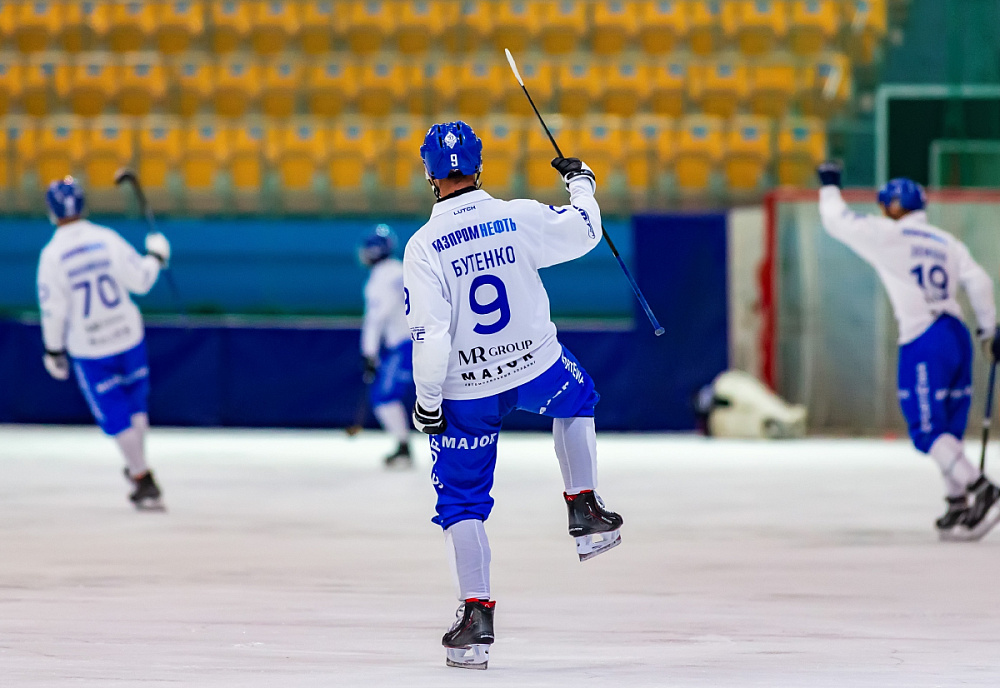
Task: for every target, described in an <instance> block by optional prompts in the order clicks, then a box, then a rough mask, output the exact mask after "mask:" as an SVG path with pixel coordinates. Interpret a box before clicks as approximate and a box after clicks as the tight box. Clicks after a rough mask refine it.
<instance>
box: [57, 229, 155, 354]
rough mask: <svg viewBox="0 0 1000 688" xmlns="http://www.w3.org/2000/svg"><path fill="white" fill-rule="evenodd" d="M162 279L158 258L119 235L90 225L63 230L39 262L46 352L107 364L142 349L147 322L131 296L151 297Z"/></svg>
mask: <svg viewBox="0 0 1000 688" xmlns="http://www.w3.org/2000/svg"><path fill="white" fill-rule="evenodd" d="M159 274H160V262H159V261H158V260H157V259H156V258H154V257H152V256H141V255H139V253H138V252H137V251H136V250H135V249H134V248H132V245H131V244H129V243H128V242H127V241H125V240H124V239H122V238H121V236H119V235H118V233H117V232H115V231H114V230H111V229H108V228H107V227H102V226H100V225H95V224H93V223H92V222H88V221H87V220H79V221H77V222H70V223H69V224H65V225H62V226H61V227H59V228H58V229H56V232H55V234H53V235H52V238H51V239H50V240H49V243H48V244H46V245H45V248H43V249H42V255H41V258H40V259H39V261H38V303H39V306H40V307H41V310H42V338H43V339H44V341H45V348H46V349H48V350H49V351H62V350H65V351H67V352H68V353H69V355H70V356H73V357H74V358H104V357H105V356H113V355H114V354H118V353H121V352H123V351H128V350H129V349H131V348H132V347H134V346H136V345H138V344H139V342H141V341H142V338H143V327H142V316H141V315H140V314H139V309H138V308H136V305H135V304H134V303H133V302H132V298H131V297H130V296H129V293H130V292H131V293H133V294H145V293H147V292H148V291H149V290H150V289H152V287H153V284H154V283H155V282H156V278H157V276H159Z"/></svg>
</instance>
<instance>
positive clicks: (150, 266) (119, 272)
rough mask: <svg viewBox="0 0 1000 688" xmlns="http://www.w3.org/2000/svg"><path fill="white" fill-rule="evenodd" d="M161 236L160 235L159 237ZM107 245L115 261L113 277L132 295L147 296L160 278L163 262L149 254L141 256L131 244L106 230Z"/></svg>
mask: <svg viewBox="0 0 1000 688" xmlns="http://www.w3.org/2000/svg"><path fill="white" fill-rule="evenodd" d="M161 236H162V235H161ZM108 244H109V245H110V246H111V250H112V254H113V256H114V261H115V277H116V278H117V279H118V280H119V281H120V282H121V283H122V286H124V287H125V288H126V289H128V290H129V291H130V292H132V293H133V294H139V295H140V296H141V295H143V294H148V293H149V290H150V289H152V288H153V285H154V284H156V278H157V277H159V276H160V268H161V267H162V266H163V262H164V260H163V259H162V258H160V257H159V256H157V255H154V254H153V253H152V252H150V253H149V254H148V255H145V256H141V255H139V252H138V251H136V250H135V249H134V248H132V244H130V243H128V242H127V241H125V240H124V239H122V238H121V237H120V236H119V235H118V234H117V233H115V232H112V231H110V230H108Z"/></svg>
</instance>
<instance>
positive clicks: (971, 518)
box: [965, 475, 1000, 540]
mask: <svg viewBox="0 0 1000 688" xmlns="http://www.w3.org/2000/svg"><path fill="white" fill-rule="evenodd" d="M969 497H971V498H972V504H971V505H970V506H969V512H968V514H967V515H966V517H965V527H966V528H968V531H969V532H968V536H967V537H966V538H965V539H967V540H979V539H981V538H982V537H983V536H984V535H986V533H988V532H990V530H992V529H993V526H995V525H996V524H997V522H998V521H1000V487H997V486H996V485H994V484H993V483H991V482H990V481H989V480H987V479H986V476H985V475H981V476H979V480H977V481H976V482H974V483H972V484H971V485H969Z"/></svg>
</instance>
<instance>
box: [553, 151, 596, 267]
mask: <svg viewBox="0 0 1000 688" xmlns="http://www.w3.org/2000/svg"><path fill="white" fill-rule="evenodd" d="M560 160H564V161H566V162H567V163H569V166H568V167H567V171H566V172H563V170H562V169H560V168H559V167H557V168H556V169H558V170H559V171H560V173H562V175H563V179H564V180H565V181H566V188H567V189H568V191H569V202H570V204H569V205H564V206H559V207H556V206H551V205H542V204H539V213H540V216H541V217H540V219H541V222H540V223H539V225H540V230H541V233H542V256H541V260H540V261H539V264H538V267H540V268H544V267H548V266H550V265H557V264H558V263H565V262H567V261H570V260H573V259H575V258H579V257H580V256H582V255H584V254H586V253H589V252H590V251H591V250H592V249H593V248H594V247H595V246H597V245H598V244H599V243H601V208H600V206H599V205H597V199H595V198H594V192H595V191H596V189H597V183H596V182H595V181H594V176H593V173H592V172H590V168H588V167H587V166H586V165H584V164H583V163H582V162H580V161H579V160H576V159H575V158H556V160H555V161H553V166H556V161H560ZM576 165H579V166H580V167H578V168H577V167H576Z"/></svg>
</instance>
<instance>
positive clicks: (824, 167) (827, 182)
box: [816, 160, 844, 189]
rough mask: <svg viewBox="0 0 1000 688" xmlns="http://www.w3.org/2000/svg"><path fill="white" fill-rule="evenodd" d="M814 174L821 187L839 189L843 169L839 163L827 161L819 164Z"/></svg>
mask: <svg viewBox="0 0 1000 688" xmlns="http://www.w3.org/2000/svg"><path fill="white" fill-rule="evenodd" d="M816 174H817V175H818V176H819V183H820V184H821V185H822V186H836V187H837V188H838V189H839V188H840V187H841V181H840V179H841V177H842V176H843V174H844V168H843V167H841V165H840V163H839V162H833V161H832V160H827V161H826V162H822V163H820V164H819V167H817V168H816Z"/></svg>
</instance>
